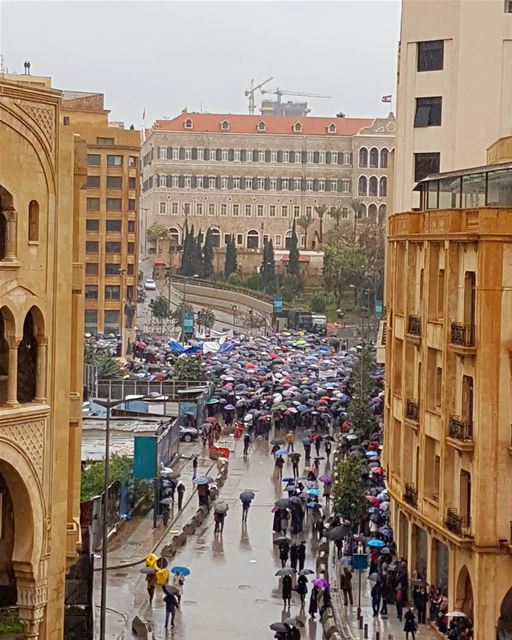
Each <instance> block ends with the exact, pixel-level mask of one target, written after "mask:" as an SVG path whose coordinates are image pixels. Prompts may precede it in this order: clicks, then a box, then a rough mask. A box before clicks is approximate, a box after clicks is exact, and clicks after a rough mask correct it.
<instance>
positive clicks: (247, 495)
mask: <svg viewBox="0 0 512 640" xmlns="http://www.w3.org/2000/svg"><path fill="white" fill-rule="evenodd" d="M255 495H256V494H255V493H254V491H249V489H246V490H245V491H242V493H241V494H240V500H241V501H242V502H251V501H252V500H254V497H255Z"/></svg>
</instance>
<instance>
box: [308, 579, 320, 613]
mask: <svg viewBox="0 0 512 640" xmlns="http://www.w3.org/2000/svg"><path fill="white" fill-rule="evenodd" d="M317 611H318V587H315V586H313V588H312V589H311V596H310V598H309V615H310V616H311V617H312V618H313V620H314V619H315V614H316V612H317Z"/></svg>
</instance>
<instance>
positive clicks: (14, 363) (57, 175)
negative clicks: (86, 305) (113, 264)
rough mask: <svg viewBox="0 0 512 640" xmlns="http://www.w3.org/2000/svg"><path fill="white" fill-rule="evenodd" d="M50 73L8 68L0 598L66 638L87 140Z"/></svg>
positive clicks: (0, 177)
mask: <svg viewBox="0 0 512 640" xmlns="http://www.w3.org/2000/svg"><path fill="white" fill-rule="evenodd" d="M61 122H62V119H61V95H60V92H57V91H55V90H52V89H51V87H50V80H49V78H44V79H42V78H39V79H33V78H31V77H30V76H6V75H0V150H1V151H0V607H4V606H7V605H15V606H17V608H18V614H19V617H20V619H21V621H22V622H23V626H24V635H25V638H31V639H45V640H50V639H52V638H53V639H54V640H61V639H62V637H63V618H64V582H65V574H66V569H67V567H68V566H69V565H70V563H73V562H74V561H75V560H76V557H77V556H76V552H77V545H78V544H79V543H80V529H79V501H80V444H81V413H82V411H81V410H82V402H81V392H82V367H83V360H82V354H83V262H84V220H83V216H82V211H83V205H84V204H85V202H84V200H85V186H86V165H85V162H86V145H85V142H83V141H81V140H80V139H79V138H77V137H76V136H73V135H72V131H71V129H69V128H68V127H65V126H62V124H61Z"/></svg>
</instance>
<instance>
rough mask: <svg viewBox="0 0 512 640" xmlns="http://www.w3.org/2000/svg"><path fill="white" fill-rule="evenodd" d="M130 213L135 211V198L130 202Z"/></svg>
mask: <svg viewBox="0 0 512 640" xmlns="http://www.w3.org/2000/svg"><path fill="white" fill-rule="evenodd" d="M128 211H135V200H134V199H133V198H130V199H129V200H128Z"/></svg>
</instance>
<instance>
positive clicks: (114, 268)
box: [105, 262, 121, 276]
mask: <svg viewBox="0 0 512 640" xmlns="http://www.w3.org/2000/svg"><path fill="white" fill-rule="evenodd" d="M120 269H121V265H119V264H116V263H115V262H106V263H105V275H106V276H118V275H120V274H119V271H120Z"/></svg>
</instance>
